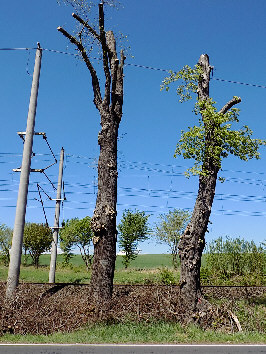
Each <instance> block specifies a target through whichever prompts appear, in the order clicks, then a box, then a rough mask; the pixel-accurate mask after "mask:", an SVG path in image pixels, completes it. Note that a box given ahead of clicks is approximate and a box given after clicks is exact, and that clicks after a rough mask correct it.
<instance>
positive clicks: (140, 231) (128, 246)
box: [117, 210, 149, 268]
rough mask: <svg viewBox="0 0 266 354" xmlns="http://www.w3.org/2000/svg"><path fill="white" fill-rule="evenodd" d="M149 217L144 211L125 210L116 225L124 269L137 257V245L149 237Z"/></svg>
mask: <svg viewBox="0 0 266 354" xmlns="http://www.w3.org/2000/svg"><path fill="white" fill-rule="evenodd" d="M148 218H149V215H145V212H144V211H138V210H135V211H132V210H125V211H124V212H123V215H122V219H121V222H120V224H119V225H118V227H117V228H118V233H119V239H118V243H119V247H120V249H121V250H122V252H123V253H124V254H123V255H122V257H123V261H122V263H123V264H124V266H125V268H127V267H128V266H129V264H130V262H131V261H132V260H133V259H135V258H136V257H137V255H138V243H139V242H142V241H145V240H147V239H148V237H149V226H148Z"/></svg>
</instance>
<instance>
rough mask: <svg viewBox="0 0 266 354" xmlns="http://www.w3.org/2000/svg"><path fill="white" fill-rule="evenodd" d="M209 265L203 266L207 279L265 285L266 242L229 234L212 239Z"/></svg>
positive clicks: (223, 282) (208, 250) (205, 280)
mask: <svg viewBox="0 0 266 354" xmlns="http://www.w3.org/2000/svg"><path fill="white" fill-rule="evenodd" d="M205 257H206V266H205V267H202V268H201V280H202V282H204V283H212V284H217V285H218V284H228V285H232V284H234V283H238V284H241V285H263V284H264V279H263V278H264V273H265V264H266V263H265V261H266V252H265V246H264V245H260V246H257V245H256V244H255V242H254V241H250V242H249V241H246V240H244V239H241V238H240V237H238V238H235V239H232V238H230V237H229V236H227V237H226V239H225V240H223V238H222V237H219V238H218V239H217V240H214V241H212V242H211V243H210V244H209V247H208V249H207V252H206V255H205Z"/></svg>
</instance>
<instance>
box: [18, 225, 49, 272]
mask: <svg viewBox="0 0 266 354" xmlns="http://www.w3.org/2000/svg"><path fill="white" fill-rule="evenodd" d="M52 241H53V235H52V230H51V229H50V228H49V227H48V226H47V225H45V224H37V223H30V222H27V223H26V224H25V228H24V237H23V248H24V250H25V253H26V252H29V254H30V256H31V258H32V261H33V264H34V266H35V267H36V268H38V267H39V259H40V255H41V254H42V253H44V252H46V251H49V250H50V248H51V245H52Z"/></svg>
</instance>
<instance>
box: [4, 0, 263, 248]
mask: <svg viewBox="0 0 266 354" xmlns="http://www.w3.org/2000/svg"><path fill="white" fill-rule="evenodd" d="M121 2H122V4H123V7H122V8H121V9H120V10H119V11H116V10H112V11H111V12H109V13H106V16H107V18H108V21H107V23H108V28H107V29H113V30H114V31H115V32H116V33H117V34H118V36H119V33H120V32H121V33H123V34H124V35H127V36H128V38H127V41H125V40H122V42H121V44H122V45H125V46H126V47H128V46H130V49H128V50H127V59H126V63H127V64H128V65H126V66H125V70H124V72H125V98H124V108H123V112H124V114H123V118H122V121H121V125H120V131H119V134H120V138H119V180H118V221H119V219H120V217H121V213H122V211H123V210H124V209H126V208H131V209H135V208H137V209H139V210H144V211H147V212H148V213H149V214H151V216H150V222H151V226H152V225H153V223H154V222H156V220H157V217H158V215H159V214H160V213H165V212H167V211H169V210H170V208H190V209H192V208H193V205H194V201H195V196H196V192H197V185H198V181H197V178H196V177H194V178H191V179H189V180H187V179H186V178H185V177H183V175H182V173H183V172H184V170H185V169H186V166H189V165H190V164H191V163H190V162H189V161H184V160H183V159H182V158H178V159H175V158H174V157H173V155H174V150H175V146H176V142H177V141H178V138H179V136H180V131H181V129H186V128H187V127H188V126H191V125H193V124H195V123H196V118H195V116H194V115H193V113H192V105H193V102H191V103H183V104H180V103H178V100H177V97H176V94H175V87H174V86H173V87H171V90H170V92H168V93H166V92H161V91H160V84H161V82H162V80H163V79H164V77H165V76H166V75H167V72H166V71H163V70H169V69H172V70H179V69H180V68H182V67H183V66H184V65H186V64H188V65H190V66H193V65H194V64H196V62H197V60H198V58H199V56H200V55H201V54H202V53H207V54H209V56H210V62H211V64H212V65H213V66H214V76H213V79H212V80H211V87H210V95H211V96H212V97H213V98H214V99H215V100H216V101H217V106H218V108H219V107H222V106H223V105H224V104H225V103H226V102H227V101H228V100H230V99H231V98H232V96H234V95H236V96H240V97H241V98H242V103H241V104H240V105H239V108H240V109H241V114H240V126H241V125H244V124H248V125H249V126H250V127H251V128H252V129H253V131H254V136H255V137H258V138H265V137H266V123H265V115H266V114H265V113H266V106H265V100H266V89H265V88H259V87H253V86H250V85H241V84H236V83H230V82H227V81H220V80H218V79H224V80H228V81H235V82H242V83H248V84H257V85H261V86H266V72H265V58H266V48H265V38H266V22H265V13H266V2H265V1H264V0H256V1H254V0H221V1H220V0H187V1H178V0H156V1H154V0H153V1H152V0H146V1H141V0H134V1H130V0H124V1H123V0H122V1H121ZM71 12H72V9H71V8H69V7H67V6H64V5H61V6H58V4H57V2H56V0H49V1H48V0H37V1H36V0H25V1H23V2H22V1H16V2H14V1H13V2H3V4H1V13H0V30H1V40H0V48H7V47H8V48H34V47H36V43H37V42H40V43H41V46H42V47H43V48H45V49H53V50H56V51H63V52H67V53H75V51H74V48H73V47H72V46H71V45H69V43H68V42H67V40H66V39H65V38H64V37H63V36H62V35H61V34H60V33H58V32H57V30H56V28H57V27H58V26H62V27H64V28H65V29H67V30H69V31H70V32H71V31H72V30H73V29H74V26H75V21H74V19H72V17H71ZM133 56H134V57H133ZM34 57H35V50H27V51H26V50H15V51H0V71H1V81H0V97H1V105H0V116H1V120H2V129H1V143H0V168H1V180H2V182H1V195H0V211H1V213H0V223H5V224H7V225H9V226H10V227H13V223H14V217H15V205H16V198H17V190H18V183H19V174H18V173H13V172H12V169H13V168H17V167H19V166H20V163H21V154H22V147H23V146H22V141H21V140H20V139H19V137H18V136H17V134H16V132H17V131H23V130H25V128H26V118H27V111H28V104H29V95H30V88H31V80H32V77H31V74H32V71H33V66H34ZM95 65H97V63H96V62H95ZM138 65H140V66H138ZM141 66H142V67H141ZM144 67H150V68H153V69H147V68H144ZM97 68H98V66H97ZM156 68H157V69H163V70H154V69H156ZM99 76H100V77H102V74H99ZM92 99H93V97H92V90H91V80H90V76H89V73H88V71H87V69H86V67H85V65H84V63H83V62H82V61H79V60H77V59H76V58H75V57H74V56H71V55H66V54H59V53H55V52H51V51H46V50H45V51H44V52H43V59H42V70H41V78H40V89H39V97H38V108H37V116H36V126H35V130H36V131H44V132H46V134H47V137H48V141H49V144H50V145H51V147H52V149H53V151H54V153H55V154H57V155H58V154H59V153H60V148H61V146H63V147H64V148H65V151H66V155H67V158H66V163H65V169H64V181H65V192H66V197H67V201H66V202H65V203H64V208H63V211H62V213H61V216H62V218H63V217H64V218H71V217H84V216H86V215H92V213H93V208H94V204H95V198H96V192H97V190H96V186H97V171H96V163H97V157H98V153H99V149H98V145H97V135H98V130H99V127H100V126H99V114H98V112H97V111H96V109H95V108H94V106H93V102H92ZM34 152H35V153H36V157H35V158H34V160H33V162H32V167H36V168H42V167H45V166H47V165H49V164H50V161H52V159H51V157H50V156H49V155H48V154H49V150H48V148H47V146H46V145H45V142H44V141H43V140H42V139H41V138H40V137H36V138H35V140H34ZM265 159H266V151H265V148H262V149H261V160H259V161H250V162H248V163H246V162H245V163H244V162H241V161H239V160H237V159H236V158H228V159H227V160H225V161H224V164H223V171H222V172H221V174H220V175H221V176H224V177H226V182H225V183H223V184H221V183H218V185H217V195H216V198H215V202H214V205H213V213H212V216H211V222H212V224H210V227H209V231H210V232H209V233H208V234H207V235H206V238H207V241H210V240H211V239H213V238H216V237H218V236H225V235H230V236H232V237H237V236H241V237H244V238H246V239H248V240H251V239H254V240H255V241H256V242H258V243H259V242H261V241H263V240H264V239H265V232H264V230H265V222H266V210H265V202H266V192H265V181H266V169H265V165H266V164H265ZM47 174H48V176H49V178H50V179H51V180H52V181H53V182H55V183H56V181H57V174H58V165H57V166H54V167H52V168H50V169H48V170H47ZM30 180H31V185H30V192H29V200H28V209H27V217H26V219H27V220H28V221H34V222H44V216H43V213H42V209H41V206H40V203H39V202H38V201H36V200H34V198H38V194H37V193H36V182H39V183H40V184H41V186H42V187H43V188H44V189H45V191H47V192H49V193H50V195H52V196H53V197H54V196H55V194H53V193H54V192H53V191H52V188H51V186H50V185H49V182H48V181H47V180H46V179H45V177H44V176H43V175H39V174H38V175H37V174H31V179H30ZM43 199H44V202H45V207H46V213H47V217H48V221H49V223H50V225H52V224H53V215H54V205H53V202H50V201H48V200H47V198H46V197H45V195H43ZM254 215H257V216H254ZM140 247H141V249H142V251H143V252H145V253H160V252H165V251H166V250H167V248H166V247H164V246H161V245H159V246H158V245H156V244H155V243H154V242H149V243H145V244H142V245H141V246H140Z"/></svg>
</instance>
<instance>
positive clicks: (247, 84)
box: [0, 48, 266, 89]
mask: <svg viewBox="0 0 266 354" xmlns="http://www.w3.org/2000/svg"><path fill="white" fill-rule="evenodd" d="M35 49H37V48H0V51H15V50H35ZM41 49H42V50H44V51H47V52H51V53H56V54H64V55H70V56H74V57H79V54H75V53H70V52H65V51H61V50H56V49H49V48H41ZM91 59H93V60H100V59H99V58H91ZM124 66H133V67H136V68H142V69H147V70H153V71H161V72H167V73H169V72H170V71H171V70H170V69H163V68H156V67H153V66H148V65H142V64H134V63H125V65H124ZM211 79H212V80H215V81H220V82H228V83H230V84H237V85H244V86H249V87H257V88H263V89H266V86H265V85H258V84H250V83H247V82H242V81H234V80H226V79H220V78H218V77H217V78H216V77H212V78H211Z"/></svg>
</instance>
